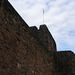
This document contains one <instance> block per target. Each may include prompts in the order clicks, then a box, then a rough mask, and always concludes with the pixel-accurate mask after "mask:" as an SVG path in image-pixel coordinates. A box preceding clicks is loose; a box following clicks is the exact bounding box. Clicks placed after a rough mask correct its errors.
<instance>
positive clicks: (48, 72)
mask: <svg viewBox="0 0 75 75" xmlns="http://www.w3.org/2000/svg"><path fill="white" fill-rule="evenodd" d="M2 1H4V2H3V3H2V4H0V75H61V74H63V75H64V72H65V70H66V69H68V68H70V69H68V70H67V72H68V71H69V72H70V74H69V73H67V72H66V75H71V74H72V75H73V74H75V67H74V65H75V54H74V53H72V52H70V53H69V55H68V52H57V51H56V44H55V41H54V39H53V37H52V36H51V34H50V32H49V31H48V29H47V27H46V26H45V25H44V26H42V27H40V29H39V30H38V29H37V28H36V27H32V28H30V27H29V26H28V25H27V23H26V22H25V21H24V20H23V19H22V18H21V17H20V15H19V14H18V13H17V12H16V10H15V9H14V8H13V7H12V5H11V4H10V3H9V2H8V1H6V0H2ZM0 3H1V1H0ZM43 27H45V29H44V28H43ZM41 28H43V29H41ZM43 30H44V31H43ZM46 30H47V31H46ZM42 33H43V35H42ZM46 34H47V35H46ZM42 36H43V37H44V38H43V37H42ZM45 36H46V37H47V38H46V37H45ZM46 40H47V42H48V44H46ZM50 41H51V42H50ZM49 44H50V47H52V48H49ZM47 47H48V48H47ZM51 49H52V50H51ZM63 56H65V57H66V58H63ZM70 60H71V61H70ZM65 61H66V63H65ZM67 62H68V63H67ZM60 63H61V65H59V64H60ZM65 64H66V66H65ZM68 64H69V65H70V66H71V67H69V66H68ZM61 66H62V67H63V69H62V68H61ZM60 69H61V70H60Z"/></svg>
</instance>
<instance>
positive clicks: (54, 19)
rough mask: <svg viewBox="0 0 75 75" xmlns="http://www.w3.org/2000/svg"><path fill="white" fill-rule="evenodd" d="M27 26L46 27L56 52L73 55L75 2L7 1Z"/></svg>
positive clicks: (44, 0) (74, 44)
mask: <svg viewBox="0 0 75 75" xmlns="http://www.w3.org/2000/svg"><path fill="white" fill-rule="evenodd" d="M8 1H9V2H10V3H11V4H12V6H13V7H14V8H15V9H16V11H17V12H18V13H19V14H20V15H21V17H22V18H23V19H24V20H25V22H26V23H27V24H28V25H29V26H36V27H38V28H39V26H40V25H42V24H43V9H44V24H46V25H47V27H48V29H49V31H50V32H51V34H52V36H53V38H54V39H55V41H56V44H57V50H58V51H68V50H71V51H73V52H74V53H75V0H8Z"/></svg>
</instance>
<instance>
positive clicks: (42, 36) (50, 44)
mask: <svg viewBox="0 0 75 75" xmlns="http://www.w3.org/2000/svg"><path fill="white" fill-rule="evenodd" d="M30 33H31V35H32V36H33V37H34V38H36V39H37V38H38V39H39V40H40V41H41V42H42V43H43V44H44V45H45V47H46V48H47V49H48V50H49V51H56V43H55V40H54V38H53V37H52V35H51V33H50V31H49V30H48V28H47V26H46V25H45V24H44V25H40V27H39V29H37V27H36V26H32V27H30Z"/></svg>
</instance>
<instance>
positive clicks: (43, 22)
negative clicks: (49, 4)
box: [43, 9, 44, 24]
mask: <svg viewBox="0 0 75 75" xmlns="http://www.w3.org/2000/svg"><path fill="white" fill-rule="evenodd" d="M43 24H44V9H43Z"/></svg>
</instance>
